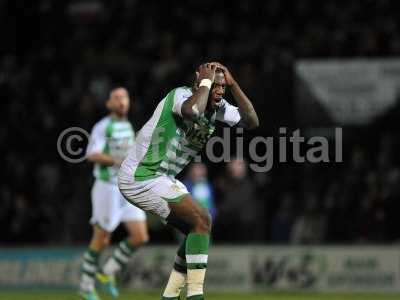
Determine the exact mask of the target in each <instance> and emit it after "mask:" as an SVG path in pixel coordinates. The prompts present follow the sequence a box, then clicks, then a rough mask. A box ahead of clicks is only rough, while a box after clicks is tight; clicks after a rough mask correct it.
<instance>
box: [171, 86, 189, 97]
mask: <svg viewBox="0 0 400 300" xmlns="http://www.w3.org/2000/svg"><path fill="white" fill-rule="evenodd" d="M174 93H175V96H177V95H179V96H191V95H193V92H192V88H190V87H188V86H179V87H176V88H175V89H174Z"/></svg>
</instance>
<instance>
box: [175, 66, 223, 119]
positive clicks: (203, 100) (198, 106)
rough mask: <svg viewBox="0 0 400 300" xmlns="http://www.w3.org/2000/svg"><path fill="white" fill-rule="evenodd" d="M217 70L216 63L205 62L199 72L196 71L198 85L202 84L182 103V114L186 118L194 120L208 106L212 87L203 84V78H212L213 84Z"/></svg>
mask: <svg viewBox="0 0 400 300" xmlns="http://www.w3.org/2000/svg"><path fill="white" fill-rule="evenodd" d="M215 70H216V64H203V65H201V66H200V67H199V70H198V72H196V77H197V80H196V85H199V84H200V86H198V87H197V89H196V91H195V92H194V93H193V95H192V96H191V97H189V98H188V100H186V101H185V103H184V104H183V105H182V115H183V117H184V118H188V119H191V120H192V119H195V118H197V117H198V116H199V115H201V114H202V113H204V111H205V109H206V107H207V102H208V96H209V93H210V87H207V86H205V85H203V86H202V80H210V83H211V84H212V83H213V82H214V78H215Z"/></svg>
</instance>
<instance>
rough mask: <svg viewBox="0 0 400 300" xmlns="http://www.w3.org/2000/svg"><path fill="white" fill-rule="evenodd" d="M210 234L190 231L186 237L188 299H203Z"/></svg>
mask: <svg viewBox="0 0 400 300" xmlns="http://www.w3.org/2000/svg"><path fill="white" fill-rule="evenodd" d="M209 245H210V235H209V234H200V233H190V234H189V235H188V236H187V239H186V266H187V299H192V300H197V299H203V286H204V277H205V275H206V268H207V261H208V248H209Z"/></svg>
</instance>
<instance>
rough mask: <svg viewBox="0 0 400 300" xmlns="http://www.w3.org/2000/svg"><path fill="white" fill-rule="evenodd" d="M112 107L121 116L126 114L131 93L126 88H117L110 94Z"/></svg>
mask: <svg viewBox="0 0 400 300" xmlns="http://www.w3.org/2000/svg"><path fill="white" fill-rule="evenodd" d="M110 109H111V110H112V112H115V113H116V114H117V115H119V116H125V115H126V114H127V113H128V110H129V95H128V91H127V90H125V89H122V88H121V89H116V90H114V91H113V92H112V93H111V95H110Z"/></svg>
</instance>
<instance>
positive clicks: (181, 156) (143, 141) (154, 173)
mask: <svg viewBox="0 0 400 300" xmlns="http://www.w3.org/2000/svg"><path fill="white" fill-rule="evenodd" d="M192 95H193V92H192V90H191V88H188V87H178V88H176V89H173V90H172V91H170V92H169V93H168V94H167V96H166V97H165V98H164V99H163V100H162V101H161V102H160V103H159V104H158V106H157V108H156V110H155V111H154V113H153V116H152V117H151V118H150V120H148V121H147V123H146V124H145V125H144V126H143V128H142V129H141V130H140V131H139V133H138V136H137V138H136V141H135V143H134V146H133V147H132V149H131V150H130V151H129V155H128V157H127V159H126V161H125V163H124V164H125V167H128V168H129V169H130V172H132V175H133V176H134V177H135V180H139V181H142V180H147V179H151V178H154V177H158V176H161V175H166V176H170V177H175V176H176V175H177V174H179V173H180V172H181V171H182V169H183V168H184V167H185V166H186V165H187V164H188V163H190V161H191V160H193V158H194V157H195V156H196V155H197V154H198V153H199V152H200V151H201V149H202V148H203V147H204V145H205V144H206V142H207V141H208V139H209V138H210V136H211V135H212V134H213V132H214V130H215V120H219V121H221V122H224V123H227V124H228V125H230V126H233V125H235V124H237V123H238V122H239V121H240V114H239V111H238V108H237V107H235V106H233V105H231V104H229V103H228V102H227V101H226V100H224V99H222V100H221V104H220V106H219V108H218V109H217V110H216V111H215V112H213V113H205V114H202V115H200V116H199V117H197V118H196V120H194V121H193V120H187V119H184V118H183V116H182V104H183V103H184V102H185V101H186V100H187V99H188V98H189V97H190V96H192Z"/></svg>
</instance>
